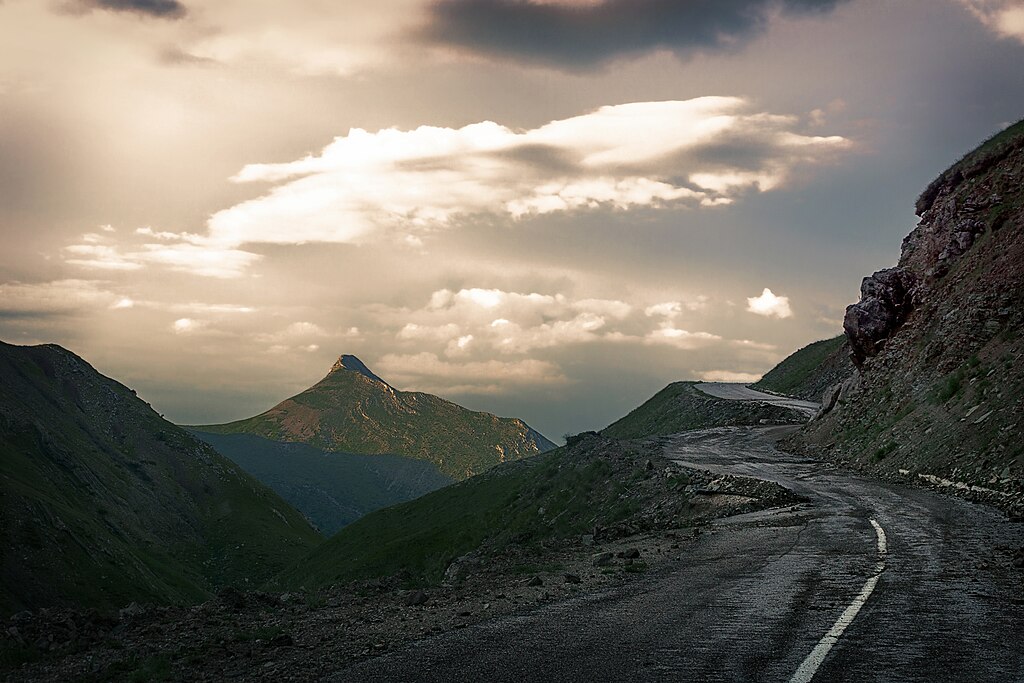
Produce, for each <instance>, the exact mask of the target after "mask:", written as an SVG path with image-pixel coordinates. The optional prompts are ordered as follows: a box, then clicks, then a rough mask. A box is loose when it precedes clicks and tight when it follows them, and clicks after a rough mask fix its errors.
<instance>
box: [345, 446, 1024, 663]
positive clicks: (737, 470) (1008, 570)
mask: <svg viewBox="0 0 1024 683" xmlns="http://www.w3.org/2000/svg"><path fill="white" fill-rule="evenodd" d="M785 429H787V428H745V427H738V428H720V429H711V430H701V431H697V432H690V433H686V434H681V435H677V436H674V437H669V438H668V439H666V440H665V449H666V454H667V455H669V457H672V458H674V459H677V460H679V461H680V462H683V463H685V464H687V465H688V466H692V467H698V468H701V469H706V470H712V471H716V472H727V473H730V474H738V475H746V476H752V477H757V478H760V479H768V480H771V481H776V482H779V483H781V484H783V485H785V486H787V487H788V488H791V489H792V490H794V491H796V492H797V493H799V494H801V495H803V496H805V497H806V498H807V500H808V502H807V503H806V504H803V505H800V506H797V507H795V508H787V509H785V510H776V511H767V512H761V513H753V514H750V515H742V516H738V517H732V518H728V519H724V520H719V521H718V522H717V523H715V524H714V525H712V526H711V527H709V528H708V529H707V530H706V531H705V533H703V534H701V536H700V538H699V540H698V541H697V543H696V544H694V545H692V546H688V547H686V548H684V549H683V550H680V551H679V554H678V556H676V557H674V558H673V559H672V560H670V561H669V562H668V563H666V564H663V565H661V566H660V567H659V568H657V569H654V570H652V571H651V572H649V574H648V575H647V576H645V577H644V578H643V579H642V580H639V581H635V582H630V583H626V584H623V585H619V586H617V587H615V588H613V589H610V590H607V591H604V592H599V593H594V594H590V595H587V596H582V597H579V598H573V599H570V600H567V601H565V602H561V603H556V604H548V605H544V606H542V607H539V608H537V609H535V610H533V611H531V612H528V613H525V614H522V615H519V616H511V617H503V618H500V619H496V620H493V621H490V622H485V623H482V624H478V625H476V626H472V627H469V628H466V629H462V630H457V631H450V632H448V633H445V634H442V635H439V636H436V637H433V638H427V639H424V640H420V641H416V642H414V643H412V644H411V645H409V646H407V647H405V648H403V649H400V650H396V651H394V652H390V653H388V654H385V655H382V656H380V657H377V658H374V659H371V660H366V661H363V662H360V663H358V664H356V665H354V666H352V667H349V668H347V669H344V670H341V671H338V672H337V674H336V675H335V676H334V677H332V678H331V679H330V680H335V681H446V682H449V681H789V680H791V679H792V678H793V677H794V674H795V673H796V672H797V671H798V670H801V664H802V663H803V662H804V661H805V659H807V658H808V655H809V654H810V653H811V652H812V651H813V650H815V647H816V646H818V645H819V643H820V642H821V641H822V638H823V636H825V635H826V633H828V632H829V631H830V629H833V627H834V626H835V625H836V624H837V621H838V620H840V619H841V617H843V615H844V613H846V615H847V616H849V613H850V611H851V609H850V607H851V605H852V604H853V603H854V602H855V601H856V600H857V598H858V596H859V595H861V596H862V595H863V592H864V590H865V587H866V586H867V585H868V584H872V591H871V592H870V595H868V597H867V598H866V600H864V601H863V605H862V606H861V608H860V609H859V611H855V616H854V617H853V618H852V620H851V621H849V625H848V626H847V627H846V628H845V631H844V632H843V633H842V634H841V635H840V636H838V638H837V639H835V640H834V642H833V643H830V644H831V645H832V647H831V649H830V650H828V651H827V653H825V654H824V657H823V658H822V657H819V659H820V668H816V669H814V670H813V680H815V681H929V682H933V681H1024V571H1021V570H1020V569H1014V568H1013V567H1012V566H1011V564H1010V553H1011V549H1016V548H1018V547H1020V546H1021V545H1022V544H1024V525H1022V524H1019V523H1012V522H1009V521H1007V520H1006V519H1005V517H1004V516H1003V515H1002V514H1001V513H999V512H997V511H995V510H992V509H990V508H986V507H982V506H979V505H974V504H971V503H968V502H965V501H962V500H959V499H956V498H951V497H946V496H942V495H940V494H937V493H933V492H931V491H927V490H922V489H913V488H906V487H902V486H898V485H894V484H889V483H885V482H880V481H876V480H873V479H869V478H866V477H861V476H858V475H855V474H851V473H849V472H846V471H843V470H839V469H837V468H835V467H833V466H831V465H827V464H823V463H818V462H814V461H811V460H808V459H805V458H802V457H799V456H794V455H790V454H787V453H783V452H780V451H778V450H776V449H775V447H774V439H775V437H777V436H779V435H780V434H781V433H783V431H784V430H785ZM871 520H875V521H876V523H877V524H878V526H879V527H881V528H882V529H883V530H884V534H885V538H886V545H887V547H886V553H885V554H884V556H880V553H879V538H880V535H879V533H878V532H876V530H875V528H874V526H873V525H872V523H871ZM883 562H884V569H882V571H881V572H880V573H879V569H880V568H881V566H882V563H883ZM874 576H877V577H878V578H877V580H876V581H871V579H872V577H874ZM833 633H835V631H833ZM821 652H822V648H819V649H818V655H821ZM815 663H816V664H817V663H819V662H815ZM811 668H813V667H811ZM802 672H803V674H806V673H807V672H808V666H804V668H803V669H802ZM802 680H808V679H807V678H806V676H804V678H803V679H802Z"/></svg>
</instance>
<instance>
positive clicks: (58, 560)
mask: <svg viewBox="0 0 1024 683" xmlns="http://www.w3.org/2000/svg"><path fill="white" fill-rule="evenodd" d="M0 520H2V523H0V615H5V614H9V613H11V612H14V611H17V610H21V609H31V608H36V607H43V606H62V605H63V606H78V607H97V608H113V607H118V606H123V605H125V604H126V603H128V602H130V601H132V600H136V601H147V602H160V603H169V602H188V601H194V600H199V599H202V598H203V597H205V596H207V595H209V593H210V592H211V591H212V590H214V589H216V588H217V587H219V586H222V585H225V584H237V585H242V586H246V585H248V586H257V585H259V584H261V583H262V582H263V581H265V580H266V579H267V578H269V577H270V576H272V575H274V574H275V573H276V572H278V571H279V570H280V569H281V568H282V567H284V566H285V565H287V564H289V563H290V562H292V561H294V559H295V558H296V557H299V556H301V555H302V554H303V553H305V552H306V551H308V550H309V549H310V548H312V547H313V546H314V545H316V544H317V543H318V542H319V541H320V540H322V539H321V537H320V536H319V535H318V534H316V532H315V531H314V530H313V529H312V528H311V527H310V526H309V524H308V523H307V522H306V520H305V519H303V517H302V516H301V515H300V514H299V513H298V512H296V511H295V510H293V509H292V508H291V507H290V506H289V505H288V504H287V503H285V502H284V501H283V500H281V499H280V498H279V497H278V496H277V495H276V494H275V493H274V492H273V491H271V490H270V489H268V488H266V487H265V486H263V485H262V484H260V483H258V482H257V481H256V480H254V479H253V478H252V477H250V476H249V475H247V474H246V473H245V472H243V471H242V470H241V469H240V468H238V467H237V466H236V465H234V464H233V463H231V462H230V461H229V460H227V459H226V458H224V457H222V456H221V455H219V454H218V453H217V452H216V451H215V450H214V449H213V448H211V447H209V446H207V445H206V444H204V443H202V442H200V441H199V440H197V439H195V438H194V437H192V436H191V435H190V434H188V433H186V432H185V431H184V430H182V429H180V428H178V427H176V426H174V425H172V424H170V423H169V422H167V421H165V420H163V419H162V418H161V417H160V416H159V415H157V414H156V413H155V412H154V411H153V410H152V409H151V408H150V407H149V405H148V404H146V403H145V402H143V401H142V400H140V399H139V398H137V397H136V396H135V392H134V391H132V390H130V389H128V388H127V387H125V386H123V385H121V384H118V383H117V382H115V381H114V380H112V379H109V378H107V377H104V376H103V375H101V374H99V373H98V372H96V371H95V370H94V369H93V368H92V367H91V366H90V365H89V364H88V363H86V362H85V361H83V360H82V359H81V358H79V357H78V356H76V355H75V354H73V353H71V352H70V351H67V350H65V349H63V348H61V347H59V346H53V345H46V346H31V347H23V346H11V345H8V344H4V343H2V342H0Z"/></svg>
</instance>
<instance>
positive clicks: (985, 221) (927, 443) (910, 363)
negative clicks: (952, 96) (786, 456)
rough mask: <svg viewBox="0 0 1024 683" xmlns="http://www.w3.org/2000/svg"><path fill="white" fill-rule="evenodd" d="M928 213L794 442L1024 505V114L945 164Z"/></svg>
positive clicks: (872, 288) (864, 304) (856, 312)
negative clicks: (838, 376) (841, 372)
mask: <svg viewBox="0 0 1024 683" xmlns="http://www.w3.org/2000/svg"><path fill="white" fill-rule="evenodd" d="M917 213H918V215H919V216H920V218H921V220H920V222H919V223H918V225H917V226H916V227H915V228H914V229H913V230H912V231H911V232H910V234H909V235H907V237H906V239H904V241H903V248H902V253H901V256H900V259H899V262H898V264H897V266H896V267H895V268H890V269H886V270H881V271H879V272H877V273H875V274H874V275H872V276H870V277H867V278H865V279H864V282H863V284H862V287H861V300H860V301H859V302H858V303H856V304H853V305H852V306H850V307H849V308H848V309H847V313H846V318H845V320H844V329H845V331H846V335H847V339H848V342H849V344H850V349H851V357H852V359H853V360H854V362H855V364H856V365H857V366H858V373H856V374H855V375H854V376H853V377H852V378H851V379H849V380H847V381H846V382H844V383H843V384H842V385H840V386H835V387H833V388H832V389H831V390H830V391H829V392H828V393H827V395H826V400H825V401H824V403H825V405H826V407H827V406H831V409H830V410H823V412H822V414H821V415H819V418H818V419H816V420H814V421H813V422H812V423H810V424H809V425H808V426H807V427H806V428H805V429H804V430H803V431H802V432H801V433H800V434H799V435H797V436H796V437H794V438H793V439H792V440H791V441H790V445H791V446H792V447H793V448H795V449H797V450H806V451H810V452H813V453H815V454H817V455H821V454H831V455H832V456H833V457H835V458H836V459H840V460H845V461H849V462H853V463H855V464H857V465H858V466H861V467H867V468H869V469H872V470H875V471H878V472H879V473H883V474H884V473H888V474H890V475H892V476H897V477H910V478H912V479H914V480H915V481H926V482H927V481H933V480H935V481H948V482H952V483H953V485H952V486H950V487H948V488H950V489H951V490H952V489H955V490H958V491H972V492H977V491H986V492H991V493H986V494H985V495H987V496H989V497H990V498H992V499H993V500H995V501H997V502H1001V503H1003V504H1005V506H1006V507H1008V508H1013V507H1014V506H1018V505H1024V424H1022V420H1021V419H1020V416H1021V415H1022V414H1024V122H1020V123H1018V124H1016V125H1014V126H1011V127H1009V128H1007V129H1006V130H1004V131H1003V132H1002V133H1000V134H999V135H997V136H995V137H993V138H992V139H991V140H989V141H987V142H986V143H984V144H983V145H981V146H980V147H979V148H978V149H976V150H975V151H973V152H971V153H970V154H968V155H966V156H965V157H964V158H963V159H962V160H960V161H959V162H957V163H956V164H954V165H953V166H952V167H951V168H950V169H948V170H947V171H946V172H944V173H943V174H942V175H941V176H939V178H937V179H936V180H935V182H933V183H932V184H931V185H929V187H928V188H927V189H926V190H925V192H924V193H922V195H921V198H920V199H919V200H918V203H917Z"/></svg>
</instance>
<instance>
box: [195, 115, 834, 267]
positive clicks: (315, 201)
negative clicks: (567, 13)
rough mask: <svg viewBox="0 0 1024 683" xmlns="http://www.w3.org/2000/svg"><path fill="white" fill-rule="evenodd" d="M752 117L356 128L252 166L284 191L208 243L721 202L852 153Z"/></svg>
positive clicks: (344, 237) (247, 177)
mask: <svg viewBox="0 0 1024 683" xmlns="http://www.w3.org/2000/svg"><path fill="white" fill-rule="evenodd" d="M749 109H750V105H749V104H748V103H747V102H746V101H745V100H743V99H741V98H735V97H702V98H697V99H693V100H686V101H668V102H637V103H632V104H623V105H616V106H606V107H602V108H600V109H598V110H596V111H593V112H590V113H587V114H583V115H581V116H576V117H573V118H569V119H563V120H558V121H552V122H550V123H548V124H546V125H543V126H540V127H539V128H535V129H531V130H526V131H515V130H512V129H510V128H507V127H505V126H502V125H499V124H497V123H494V122H490V121H484V122H481V123H475V124H471V125H468V126H465V127H463V128H459V129H452V128H438V127H431V126H422V127H420V128H416V129H415V130H408V131H402V130H397V129H387V130H380V131H377V132H368V131H365V130H362V129H358V128H356V129H352V130H350V131H349V133H348V134H347V135H345V136H342V137H338V138H336V139H335V140H334V142H332V143H331V144H329V145H328V146H327V147H325V148H324V149H323V150H322V151H321V153H320V154H319V155H316V156H307V157H305V158H303V159H299V160H297V161H294V162H290V163H278V164H251V165H248V166H246V167H245V168H243V169H242V170H241V171H240V172H239V173H238V174H237V176H236V177H235V178H234V179H235V180H236V181H237V182H269V183H275V184H276V187H274V188H273V189H271V190H270V191H269V192H268V193H266V194H265V195H263V196H262V197H259V198H256V199H252V200H249V201H246V202H242V203H241V204H238V205H236V206H233V207H231V208H228V209H225V210H223V211H220V212H218V213H216V214H214V216H213V217H212V218H211V219H210V222H209V226H208V227H209V237H208V238H207V239H208V240H209V242H210V243H211V244H216V245H221V246H222V248H235V247H238V246H240V245H242V244H245V243H275V244H300V243H306V242H340V243H360V242H365V241H368V240H371V239H374V238H376V237H378V236H379V235H380V234H381V233H387V232H395V233H398V234H400V235H402V236H403V238H404V239H408V236H409V235H410V234H412V233H415V232H429V231H430V230H432V229H436V228H438V227H444V226H447V225H450V224H451V223H452V222H453V221H455V220H456V219H457V218H459V217H462V216H468V215H473V214H480V213H488V214H498V215H501V214H504V215H506V216H510V217H523V216H526V215H532V214H545V213H552V212H565V211H578V210H583V209H599V208H607V209H618V210H626V209H630V208H634V207H658V206H667V205H678V204H683V205H686V206H714V205H719V204H723V203H728V202H730V201H733V200H734V199H736V198H737V197H738V196H739V195H740V194H741V193H742V192H745V191H749V190H754V191H762V192H764V191H768V190H771V189H776V188H778V187H780V186H781V185H782V184H784V183H785V181H786V179H787V178H788V176H789V175H790V172H791V171H792V170H793V168H794V167H796V166H798V165H800V164H805V163H815V162H818V161H822V160H824V159H826V158H829V157H831V156H832V155H833V154H834V153H835V152H837V151H840V150H843V149H846V148H848V147H849V145H850V143H849V141H848V140H846V139H845V138H842V137H838V136H831V137H822V136H807V135H802V134H799V133H797V132H795V129H796V128H797V126H798V123H799V117H794V116H779V115H774V114H766V113H761V112H750V111H749ZM737 140H742V141H743V143H740V144H749V145H750V147H751V152H750V154H748V155H746V156H747V158H746V159H745V160H744V161H743V162H742V167H740V166H737V165H736V164H737V163H740V162H733V161H731V157H732V156H734V155H735V150H730V151H723V152H721V153H719V154H716V152H715V150H716V148H719V147H721V148H723V149H724V148H726V147H729V146H730V145H732V146H733V147H734V146H735V144H737ZM285 226H286V227H285ZM413 236H415V235H413Z"/></svg>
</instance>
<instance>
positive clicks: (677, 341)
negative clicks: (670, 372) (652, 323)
mask: <svg viewBox="0 0 1024 683" xmlns="http://www.w3.org/2000/svg"><path fill="white" fill-rule="evenodd" d="M644 341H645V342H646V343H648V344H666V345H669V346H675V347H676V348H678V349H682V350H684V351H692V350H694V349H700V348H704V347H706V346H710V345H712V344H715V343H717V342H720V341H722V338H721V337H720V336H718V335H717V334H711V333H709V332H690V331H689V330H682V329H679V328H677V327H675V326H673V325H672V323H662V325H661V326H660V327H659V328H658V329H656V330H654V331H652V332H650V333H648V334H647V336H646V337H644Z"/></svg>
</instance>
